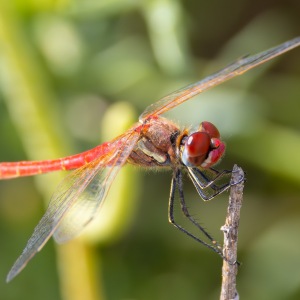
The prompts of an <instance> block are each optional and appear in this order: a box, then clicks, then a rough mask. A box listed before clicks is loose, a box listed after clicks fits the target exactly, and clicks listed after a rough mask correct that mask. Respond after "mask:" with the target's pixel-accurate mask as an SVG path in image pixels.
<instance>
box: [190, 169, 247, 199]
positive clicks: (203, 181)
mask: <svg viewBox="0 0 300 300" xmlns="http://www.w3.org/2000/svg"><path fill="white" fill-rule="evenodd" d="M209 171H211V172H212V173H214V175H215V177H214V178H213V179H209V177H208V176H207V175H206V174H205V173H204V172H202V171H201V170H199V169H198V168H188V174H189V177H190V179H191V180H192V182H193V184H194V186H195V188H196V190H197V192H198V194H199V196H200V197H201V198H202V199H203V200H204V201H209V200H211V199H213V198H214V197H215V196H217V195H219V194H221V193H223V192H224V191H226V190H228V189H229V188H230V187H231V186H232V185H236V184H238V183H240V182H241V181H243V180H244V178H241V179H240V180H239V181H238V182H234V183H232V182H228V183H224V184H222V185H218V184H217V183H216V182H217V181H218V180H221V179H222V177H224V176H226V175H229V174H231V173H232V171H229V170H223V171H222V172H219V171H217V170H215V169H210V170H209ZM208 188H210V190H208ZM209 192H210V193H209Z"/></svg>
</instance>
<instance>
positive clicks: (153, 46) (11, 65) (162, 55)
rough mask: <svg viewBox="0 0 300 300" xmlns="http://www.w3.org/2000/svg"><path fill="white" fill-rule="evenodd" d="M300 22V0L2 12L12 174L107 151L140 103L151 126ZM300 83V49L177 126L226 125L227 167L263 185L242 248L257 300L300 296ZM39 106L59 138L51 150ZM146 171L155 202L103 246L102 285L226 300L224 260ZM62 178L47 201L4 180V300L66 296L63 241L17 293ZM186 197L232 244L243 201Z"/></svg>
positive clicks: (31, 6)
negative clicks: (32, 241)
mask: <svg viewBox="0 0 300 300" xmlns="http://www.w3.org/2000/svg"><path fill="white" fill-rule="evenodd" d="M8 3H9V4H8ZM299 12H300V2H299V1H285V2H273V3H272V2H261V1H248V0H246V1H229V2H228V1H226V2H220V1H215V0H213V1H196V0H188V1H180V0H176V1H172V0H161V1H159V0H147V1H134V0H123V1H121V0H114V1H111V0H110V1H109V0H104V1H99V0H86V1H79V0H73V1H72V0H69V1H67V0H56V1H54V0H40V1H38V0H27V1H26V0H14V1H10V2H8V1H5V0H2V1H0V32H1V33H0V35H1V39H0V139H1V147H0V160H1V161H18V160H25V159H50V158H55V157H57V156H62V155H69V154H72V153H76V152H79V151H83V150H86V149H88V148H91V147H93V146H95V145H97V144H98V143H99V142H100V140H101V139H102V137H101V136H100V127H101V125H100V124H101V119H102V118H103V117H104V116H105V115H106V111H107V109H108V107H109V106H111V105H112V104H113V103H115V102H119V101H126V102H128V103H130V104H131V105H132V106H133V107H135V110H136V111H137V115H138V114H139V113H141V112H142V111H143V109H144V108H145V107H146V106H147V105H149V104H150V103H152V102H154V101H156V100H158V99H159V98H160V97H162V96H164V95H165V94H166V93H168V92H171V91H173V90H175V89H177V88H180V87H183V86H184V85H185V84H188V83H191V82H194V81H197V80H199V79H201V78H203V77H205V76H207V75H209V74H210V73H212V72H214V71H216V70H218V69H220V68H222V67H224V66H225V65H227V64H229V63H231V62H232V61H234V60H235V59H237V58H239V57H241V56H243V55H245V54H248V53H256V52H259V51H262V50H265V49H267V48H270V47H272V46H275V45H276V44H279V43H281V42H283V41H285V40H288V39H291V38H293V37H295V36H297V35H299V28H300V13H299ZM25 58H26V59H25ZM299 82H300V49H295V50H293V51H291V52H289V53H287V54H284V56H283V57H281V58H277V59H276V60H274V61H272V62H270V63H267V64H266V65H264V66H261V67H259V68H258V69H257V70H252V71H250V73H247V74H245V75H243V76H242V77H241V78H237V79H234V80H232V81H230V82H228V83H225V84H224V85H222V86H220V87H217V88H216V89H214V90H212V91H209V92H207V93H205V94H203V95H201V96H200V97H201V98H200V97H198V99H196V100H194V101H190V103H187V104H184V105H181V106H180V107H178V108H176V109H174V110H173V111H172V112H170V113H168V115H169V116H170V118H171V119H173V120H175V121H178V122H179V124H182V125H185V124H186V125H194V126H197V124H198V123H199V122H200V121H201V120H209V121H212V122H214V123H216V124H217V125H218V127H219V129H220V131H221V133H222V134H223V138H224V140H225V141H226V144H227V155H226V157H225V158H224V159H223V161H222V162H221V164H220V166H219V168H220V169H223V168H227V169H231V168H232V165H233V164H234V163H237V164H238V165H240V166H242V168H243V169H244V170H245V171H246V172H247V183H246V188H245V198H244V206H243V209H242V220H241V225H240V235H239V249H240V252H239V253H240V257H239V259H240V261H241V262H242V266H241V268H240V271H239V276H238V291H239V293H240V296H241V298H243V299H273V300H274V299H299V297H300V259H299V253H300V238H299V234H298V232H299V230H300V201H299V200H300V197H299V193H300V187H299V183H300V171H299V169H300V134H299V129H300V118H299V112H300V104H299V99H300V85H299ZM19 83H22V84H19ZM32 99H34V101H33V100H32ZM31 100H32V102H30V101H31ZM28 101H29V102H28ZM29 103H32V107H33V108H34V109H36V110H37V112H36V115H38V116H40V124H43V126H44V128H45V131H46V134H45V136H37V133H38V132H41V131H39V130H38V129H40V128H36V125H35V123H34V120H33V119H32V118H31V116H30V115H29V114H28V112H29V111H30V110H29V107H28V105H29ZM16 116H19V117H16ZM116 118H117V117H116ZM114 123H115V122H113V121H110V122H109V126H108V127H113V125H114ZM25 132H26V133H25ZM30 132H32V134H30ZM48 135H49V136H50V135H51V136H52V137H53V141H54V140H55V142H54V144H55V145H56V147H55V148H51V149H54V150H53V151H52V152H51V153H50V152H49V151H48V150H49V149H50V148H49V147H41V145H45V143H46V140H47V136H48ZM47 149H48V150H47ZM126 171H127V170H126ZM134 171H137V172H139V173H138V174H140V176H139V177H143V180H139V181H136V185H134V184H132V183H130V188H131V189H137V190H138V191H140V194H139V197H138V198H139V199H140V202H139V204H138V207H137V208H136V210H137V212H136V216H135V217H134V219H133V220H132V221H131V224H132V225H131V226H130V229H129V230H127V231H128V232H127V233H126V234H125V235H123V237H122V238H120V237H119V239H112V240H107V241H106V242H103V241H102V242H101V244H98V245H95V246H94V247H95V249H94V250H93V251H94V252H96V255H95V256H96V258H94V260H93V261H92V264H93V265H94V268H95V269H96V270H98V273H99V276H97V278H94V279H93V280H95V281H96V285H98V286H101V288H103V289H104V291H103V293H104V294H105V296H106V299H113V300H115V299H116V300H118V299H158V300H159V299H163V300H167V299H172V300H175V299H191V300H193V299H199V298H200V299H217V298H218V295H219V292H220V274H221V264H222V262H221V259H220V257H218V256H217V255H216V254H215V253H213V252H211V251H209V250H208V249H206V248H204V247H202V246H201V245H198V244H197V243H195V242H194V241H191V240H190V239H189V238H187V237H186V236H184V235H182V234H181V233H179V232H177V231H176V230H174V229H173V228H172V226H171V225H168V222H167V200H168V193H169V184H170V173H168V172H163V173H158V172H155V173H151V172H144V171H143V170H134ZM47 176H49V175H43V176H40V177H42V179H41V180H40V181H38V188H37V187H36V185H35V184H34V181H33V179H32V178H24V179H17V180H13V181H2V182H0V236H1V241H2V243H1V247H0V298H1V299H7V300H9V299H14V300H16V299H32V300H34V299H60V297H61V296H60V295H61V294H64V292H63V291H60V288H59V286H60V283H59V279H58V275H57V270H56V267H55V254H54V250H53V247H52V245H51V242H50V243H49V244H50V245H47V246H46V247H45V249H43V251H42V253H41V254H39V255H38V256H37V257H36V258H35V259H34V260H33V261H32V262H31V263H30V265H29V266H28V267H27V268H26V269H25V270H24V271H23V272H22V274H21V275H20V276H19V277H18V278H16V279H15V280H14V281H13V282H12V283H10V284H9V285H6V284H5V283H4V281H5V276H6V273H7V271H8V270H9V268H10V267H11V265H12V263H13V261H14V260H15V259H16V258H17V255H19V252H20V250H21V249H22V248H23V247H24V245H25V242H26V240H27V238H28V237H29V235H30V234H31V232H32V230H33V228H34V226H35V225H36V224H37V222H38V220H39V218H40V217H41V215H42V213H43V211H44V208H43V201H42V196H41V195H45V194H49V198H50V193H51V192H52V191H54V188H55V185H54V182H56V181H58V180H59V178H58V177H56V178H55V179H53V178H52V177H51V178H50V177H47ZM54 176H55V175H54ZM130 176H131V175H130ZM132 176H135V175H132ZM133 178H134V177H133ZM38 180H39V179H38ZM48 180H49V181H48ZM50 180H51V183H50ZM48 182H49V183H48ZM185 185H186V197H187V199H189V200H190V201H191V202H190V203H189V206H190V209H191V210H192V211H193V213H194V215H195V216H196V217H197V218H198V219H199V221H200V222H201V223H202V224H205V227H206V228H208V230H209V231H210V232H212V233H213V234H214V235H215V236H217V237H219V240H222V236H221V234H220V232H219V228H220V226H221V225H222V224H223V222H224V221H223V220H224V216H225V210H226V201H227V200H226V197H227V195H223V196H221V197H218V198H216V199H215V200H213V201H212V202H210V203H206V204H204V203H202V202H201V200H199V199H198V197H197V195H196V194H195V192H194V190H193V189H192V186H191V185H190V183H189V182H188V181H186V182H185ZM45 189H46V190H47V192H46V193H44V192H43V191H44V190H45ZM126 197H130V196H127V194H126ZM132 197H135V196H134V195H132ZM194 200H195V201H194ZM124 201H126V199H124ZM128 201H129V200H128ZM177 210H178V215H180V212H179V208H178V209H177ZM182 222H184V220H182ZM129 223H130V222H129ZM129 223H128V224H129ZM100 273H101V274H100ZM100 280H101V281H100ZM77 288H80V285H79V286H77Z"/></svg>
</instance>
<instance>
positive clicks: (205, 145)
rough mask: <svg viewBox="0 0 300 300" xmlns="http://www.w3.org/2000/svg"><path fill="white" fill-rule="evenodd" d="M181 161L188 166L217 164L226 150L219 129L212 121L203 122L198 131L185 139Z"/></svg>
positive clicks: (206, 166)
mask: <svg viewBox="0 0 300 300" xmlns="http://www.w3.org/2000/svg"><path fill="white" fill-rule="evenodd" d="M182 142H183V146H182V147H183V148H182V155H181V161H182V162H183V164H184V165H186V166H187V167H201V168H209V167H211V166H213V165H214V164H216V163H217V162H218V161H219V160H220V159H221V157H222V155H223V154H224V152H225V144H224V143H223V142H222V141H221V140H220V133H219V130H218V129H217V128H216V126H215V125H213V124H212V123H210V122H207V121H205V122H202V123H201V124H200V126H199V128H198V131H196V132H194V133H192V134H190V135H189V136H186V137H185V138H184V139H183V140H182Z"/></svg>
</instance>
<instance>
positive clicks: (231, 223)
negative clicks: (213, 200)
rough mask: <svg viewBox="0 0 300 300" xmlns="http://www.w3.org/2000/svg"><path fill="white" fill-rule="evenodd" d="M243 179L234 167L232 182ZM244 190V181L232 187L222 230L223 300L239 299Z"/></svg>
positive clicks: (241, 172) (240, 172)
mask: <svg viewBox="0 0 300 300" xmlns="http://www.w3.org/2000/svg"><path fill="white" fill-rule="evenodd" d="M241 178H244V172H243V170H242V169H241V168H239V167H238V166H237V165H234V167H233V172H232V177H231V180H232V182H239V181H241ZM243 188H244V181H243V180H242V181H241V182H240V183H238V184H235V185H233V186H232V187H231V189H230V196H229V205H228V209H227V216H226V220H225V225H223V226H222V227H221V230H222V231H223V232H224V246H223V255H224V258H225V259H224V261H223V268H222V287H221V296H220V299H221V300H237V299H239V295H238V292H237V290H236V276H237V272H238V261H237V242H238V227H239V221H240V210H241V207H242V201H243Z"/></svg>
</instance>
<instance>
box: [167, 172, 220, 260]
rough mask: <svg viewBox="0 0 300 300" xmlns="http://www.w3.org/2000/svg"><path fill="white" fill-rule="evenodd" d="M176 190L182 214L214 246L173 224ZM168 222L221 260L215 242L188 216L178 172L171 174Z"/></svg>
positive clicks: (218, 248)
mask: <svg viewBox="0 0 300 300" xmlns="http://www.w3.org/2000/svg"><path fill="white" fill-rule="evenodd" d="M176 188H178V191H179V198H180V205H181V209H182V212H183V214H184V215H185V216H186V217H187V218H188V219H189V221H190V222H192V224H194V225H195V226H196V227H197V228H198V229H199V230H200V231H201V232H202V233H203V234H204V235H205V236H206V237H207V238H208V239H209V240H210V241H211V242H212V243H213V244H216V245H210V244H208V243H207V242H205V241H203V240H201V239H200V238H198V237H196V236H195V235H194V234H192V233H191V232H189V231H187V230H186V229H185V228H183V227H182V226H180V225H179V224H177V223H176V222H175V219H174V202H175V193H176ZM169 222H170V223H171V224H172V225H174V226H175V227H176V228H177V229H179V230H180V231H182V232H183V233H185V234H186V235H188V236H190V237H191V238H193V239H194V240H196V241H197V242H199V243H201V244H203V245H204V246H206V247H208V248H210V249H212V250H213V251H214V252H216V253H218V254H219V255H220V256H221V257H222V258H224V257H223V254H222V252H221V248H220V246H219V245H218V244H217V243H216V241H215V240H214V239H213V238H212V236H211V235H210V234H209V233H208V232H207V231H206V230H205V229H204V228H203V227H202V226H201V225H200V224H198V223H197V222H196V221H195V220H194V219H193V218H192V217H191V215H190V214H189V212H188V209H187V206H186V204H185V201H184V194H183V188H182V174H181V171H180V170H175V171H174V173H173V177H172V181H171V190H170V198H169Z"/></svg>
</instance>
